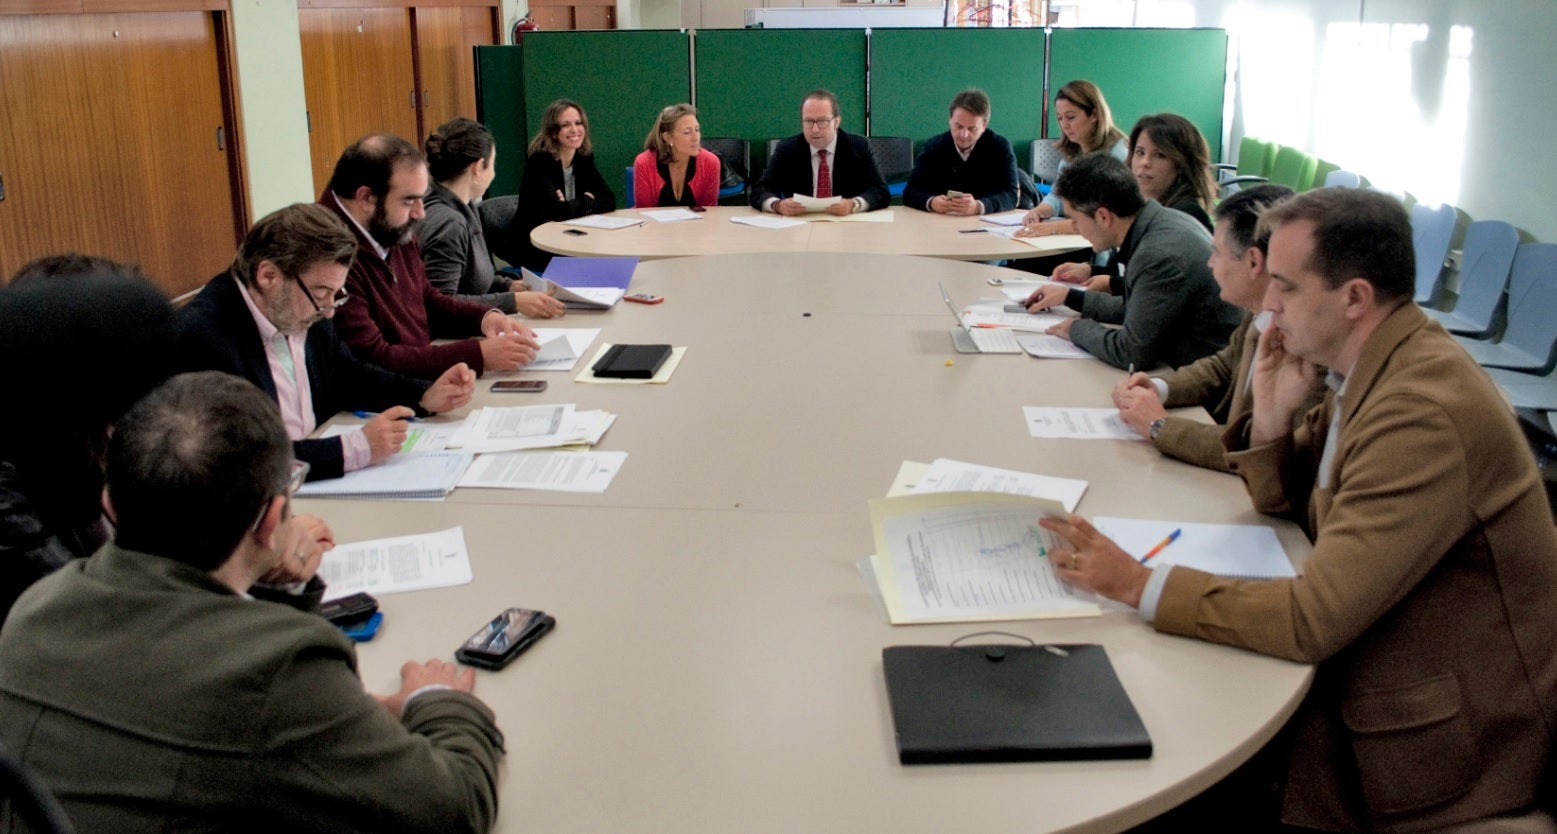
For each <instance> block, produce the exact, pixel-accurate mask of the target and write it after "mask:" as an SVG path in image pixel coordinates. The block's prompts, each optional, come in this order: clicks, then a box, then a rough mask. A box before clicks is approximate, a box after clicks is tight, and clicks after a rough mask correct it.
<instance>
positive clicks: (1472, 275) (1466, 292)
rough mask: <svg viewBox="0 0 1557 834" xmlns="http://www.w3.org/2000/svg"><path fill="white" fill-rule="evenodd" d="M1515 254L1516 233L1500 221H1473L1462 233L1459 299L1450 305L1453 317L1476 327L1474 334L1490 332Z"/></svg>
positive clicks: (1517, 245)
mask: <svg viewBox="0 0 1557 834" xmlns="http://www.w3.org/2000/svg"><path fill="white" fill-rule="evenodd" d="M1518 251H1519V230H1517V229H1515V228H1514V227H1513V225H1512V224H1509V223H1505V222H1503V221H1502V220H1477V221H1476V222H1475V223H1472V224H1470V226H1469V227H1468V228H1466V230H1465V245H1464V247H1463V251H1462V253H1461V256H1460V297H1459V300H1458V301H1456V302H1455V303H1454V313H1455V315H1456V316H1457V317H1459V318H1461V319H1463V320H1465V321H1466V322H1467V323H1469V324H1473V325H1476V327H1477V328H1478V332H1481V333H1485V332H1487V331H1489V330H1491V329H1492V317H1493V316H1494V315H1496V313H1497V309H1498V302H1500V301H1502V300H1503V290H1504V289H1506V288H1507V287H1508V280H1509V273H1510V271H1511V270H1512V269H1513V266H1514V255H1515V253H1517V252H1518Z"/></svg>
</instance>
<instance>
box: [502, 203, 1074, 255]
mask: <svg viewBox="0 0 1557 834" xmlns="http://www.w3.org/2000/svg"><path fill="white" fill-rule="evenodd" d="M881 211H883V212H890V213H891V215H892V222H890V223H860V222H842V223H837V222H829V221H825V220H813V221H808V222H806V223H805V224H804V225H801V226H792V227H790V228H787V229H761V228H757V227H755V226H746V225H743V224H740V223H732V222H730V218H731V217H737V216H742V215H755V214H758V213H759V212H756V211H754V210H752V209H750V208H746V207H744V206H711V207H709V208H708V210H707V211H706V212H705V213H704V214H703V217H702V218H701V219H699V220H683V221H679V222H674V223H659V222H656V221H654V220H648V219H647V218H645V217H644V215H643V214H641V213H639V212H638V211H637V210H634V209H622V210H620V211H616V212H613V213H612V214H611V215H610V216H612V217H631V218H635V219H641V220H644V221H645V222H644V223H643V224H641V225H638V226H632V227H629V228H626V229H613V230H605V229H584V228H579V227H575V226H568V225H564V224H562V223H557V222H553V223H545V224H543V225H541V226H537V227H536V228H535V230H534V231H532V232H531V233H530V240H531V241H533V242H534V243H535V245H536V246H538V247H540V248H541V249H544V250H546V251H547V252H551V253H553V254H557V255H575V256H593V257H620V256H635V257H639V258H643V259H645V260H648V259H652V258H674V257H683V256H689V255H739V254H748V255H749V254H757V253H764V252H834V253H867V254H879V255H891V254H896V255H927V256H930V257H937V258H951V259H954V260H964V261H991V260H1004V259H1008V258H1034V257H1038V256H1040V255H1054V254H1058V253H1060V252H1069V251H1075V250H1077V249H1078V247H1079V246H1084V245H1085V244H1084V242H1083V241H1081V239H1080V238H1077V237H1075V236H1073V235H1071V236H1063V237H1055V238H1054V239H1053V240H1054V241H1056V242H1059V243H1060V244H1061V245H1059V246H1053V245H1045V246H1043V247H1035V246H1031V245H1028V244H1026V243H1021V242H1018V241H1014V240H1009V239H1007V238H1003V237H1000V236H999V235H994V234H990V233H988V232H987V231H985V232H976V233H971V234H964V232H965V231H967V230H971V229H986V230H987V229H991V228H994V227H992V226H991V225H990V224H988V223H985V222H982V221H980V220H979V219H978V218H977V217H951V216H947V215H941V214H931V213H929V212H923V211H918V210H916V209H911V208H904V207H903V206H891V207H889V208H885V209H881ZM767 216H768V217H773V218H776V217H777V216H778V215H775V214H769V215H767ZM569 229H575V230H577V231H581V232H584V234H583V235H570V234H567V233H566V232H567V230H569ZM1039 240H1043V241H1046V243H1047V239H1046V238H1039ZM1081 257H1083V256H1078V260H1079V259H1081Z"/></svg>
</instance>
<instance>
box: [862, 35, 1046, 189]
mask: <svg viewBox="0 0 1557 834" xmlns="http://www.w3.org/2000/svg"><path fill="white" fill-rule="evenodd" d="M1043 57H1044V32H1043V30H1042V29H973V28H969V29H873V30H871V35H870V132H871V133H872V134H873V135H876V136H907V137H909V138H911V139H913V140H914V147H915V150H916V152H917V150H918V148H920V147H921V146H923V144H924V141H925V140H926V139H929V138H930V137H931V136H934V135H936V134H938V133H944V132H945V131H946V128H947V110H946V108H947V107H948V106H950V104H951V100H952V96H955V95H956V94H957V93H959V92H961V91H962V90H965V89H967V88H969V87H978V88H979V89H981V90H983V91H984V92H985V93H988V94H989V101H990V120H989V127H990V129H991V130H993V131H995V132H996V133H999V134H1000V135H1001V136H1004V137H1005V138H1007V139H1009V140H1010V141H1011V147H1012V149H1013V150H1015V151H1016V162H1017V165H1019V166H1020V167H1022V168H1024V169H1025V168H1027V167H1028V159H1029V156H1028V146H1029V145H1030V144H1031V142H1032V140H1033V139H1034V138H1036V137H1037V136H1038V135H1039V129H1040V127H1041V125H1042V122H1043Z"/></svg>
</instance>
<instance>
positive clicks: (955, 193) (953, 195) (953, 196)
mask: <svg viewBox="0 0 1557 834" xmlns="http://www.w3.org/2000/svg"><path fill="white" fill-rule="evenodd" d="M966 196H968V195H967V194H966V193H964V192H961V191H948V192H946V198H947V199H948V200H955V199H957V198H958V197H966Z"/></svg>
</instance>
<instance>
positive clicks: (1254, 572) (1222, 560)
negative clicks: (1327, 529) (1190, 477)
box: [1092, 516, 1296, 579]
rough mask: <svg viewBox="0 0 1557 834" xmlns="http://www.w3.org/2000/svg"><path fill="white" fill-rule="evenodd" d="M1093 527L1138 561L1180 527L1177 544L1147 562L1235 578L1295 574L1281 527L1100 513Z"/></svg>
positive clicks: (1277, 576)
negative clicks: (1278, 535) (1281, 537)
mask: <svg viewBox="0 0 1557 834" xmlns="http://www.w3.org/2000/svg"><path fill="white" fill-rule="evenodd" d="M1092 526H1094V527H1096V528H1097V529H1098V531H1099V532H1101V533H1102V534H1103V535H1105V536H1108V537H1109V538H1111V539H1113V540H1114V541H1115V542H1116V543H1117V544H1118V545H1119V546H1120V547H1121V548H1123V549H1124V551H1125V552H1126V553H1128V554H1130V555H1131V556H1134V557H1135V558H1137V559H1139V558H1141V557H1142V556H1144V555H1146V553H1147V551H1149V550H1151V549H1152V547H1154V546H1156V544H1157V543H1158V542H1160V541H1162V540H1163V539H1165V538H1167V537H1168V535H1169V534H1170V533H1172V532H1173V531H1174V530H1181V531H1182V532H1181V533H1180V534H1179V537H1178V538H1177V539H1175V540H1174V542H1173V544H1170V545H1168V546H1167V547H1165V548H1163V549H1162V551H1161V552H1160V553H1158V554H1157V555H1156V556H1153V557H1152V560H1151V561H1150V562H1147V563H1146V564H1147V565H1183V566H1184V567H1186V568H1194V569H1196V570H1203V571H1205V572H1206V573H1214V574H1217V575H1218V576H1227V577H1231V578H1234V579H1278V578H1281V577H1285V576H1295V575H1296V571H1294V570H1293V569H1292V560H1291V559H1288V558H1287V552H1286V551H1285V550H1283V549H1282V547H1281V542H1280V541H1279V540H1277V538H1276V531H1275V530H1272V529H1271V528H1269V527H1262V526H1260V525H1257V524H1189V523H1185V522H1179V521H1148V520H1145V519H1138V518H1109V517H1107V516H1098V517H1097V518H1094V519H1092Z"/></svg>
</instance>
